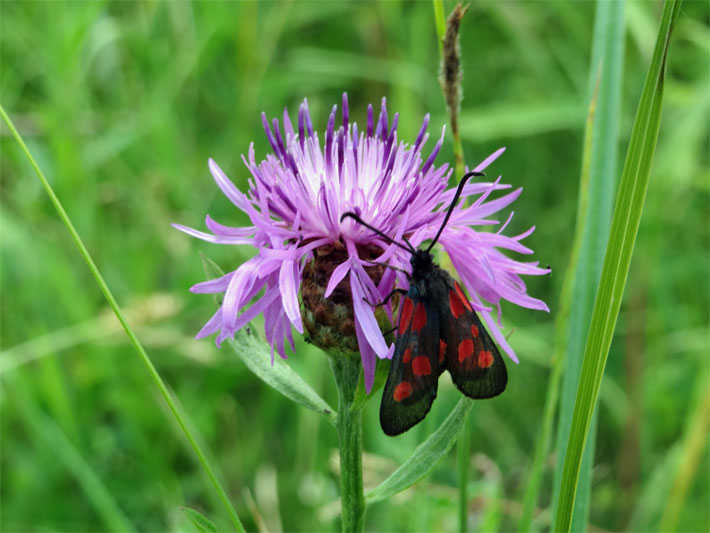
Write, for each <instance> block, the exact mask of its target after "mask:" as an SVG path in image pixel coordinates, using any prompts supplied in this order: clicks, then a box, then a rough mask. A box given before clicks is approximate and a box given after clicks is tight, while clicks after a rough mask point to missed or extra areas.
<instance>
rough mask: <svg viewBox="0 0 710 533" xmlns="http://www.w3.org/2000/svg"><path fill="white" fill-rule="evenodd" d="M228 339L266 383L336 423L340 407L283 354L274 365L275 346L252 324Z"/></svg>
mask: <svg viewBox="0 0 710 533" xmlns="http://www.w3.org/2000/svg"><path fill="white" fill-rule="evenodd" d="M228 342H229V345H230V346H231V347H232V349H233V350H234V353H236V354H237V356H239V358H240V359H241V360H242V361H243V362H244V364H245V365H246V366H247V368H248V369H249V370H251V371H252V372H253V373H254V374H256V376H257V377H258V378H259V379H261V380H262V381H263V382H264V383H266V384H267V385H269V386H270V387H271V388H273V389H275V390H277V391H278V392H280V393H281V394H283V395H284V396H286V398H288V399H289V400H293V401H294V402H296V403H297V404H300V405H302V406H303V407H305V408H307V409H310V410H311V411H315V412H316V413H320V414H322V415H323V416H325V417H326V418H327V419H328V421H329V422H330V423H331V424H333V425H335V420H336V411H335V410H334V409H333V408H332V407H331V406H330V405H328V403H327V402H326V401H325V400H324V399H323V398H321V397H320V396H319V395H318V393H317V392H316V391H314V390H313V389H312V388H311V387H310V385H308V384H307V383H306V382H305V381H303V378H301V376H299V375H298V374H297V373H296V372H295V371H294V370H293V369H292V368H291V367H290V366H288V365H287V364H286V363H284V362H283V360H281V358H279V357H277V358H275V359H274V364H273V365H272V364H271V348H270V347H269V345H268V344H267V343H266V342H265V341H264V340H263V339H261V338H260V337H259V336H257V335H256V334H255V333H253V332H251V330H250V328H248V327H244V328H242V329H241V330H240V331H238V332H237V334H236V335H235V336H234V340H229V341H228Z"/></svg>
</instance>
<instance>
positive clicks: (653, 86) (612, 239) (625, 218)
mask: <svg viewBox="0 0 710 533" xmlns="http://www.w3.org/2000/svg"><path fill="white" fill-rule="evenodd" d="M679 11H680V2H679V1H677V0H670V1H667V2H666V3H665V5H664V9H663V16H662V19H661V25H660V29H659V32H658V38H657V40H656V46H655V50H654V54H653V59H652V61H651V66H650V68H649V71H648V75H647V77H646V81H645V83H644V88H643V92H642V94H641V101H640V103H639V107H638V110H637V113H636V119H635V121H634V126H633V130H632V133H631V140H630V143H629V149H628V152H627V155H626V162H625V164H624V170H623V172H622V175H621V181H620V184H619V193H618V197H617V201H616V206H615V208H614V216H613V218H612V225H611V232H610V235H609V244H608V246H607V252H606V255H605V258H604V266H603V268H602V275H601V281H600V285H599V289H598V291H597V297H596V300H595V303H594V310H593V312H592V321H591V325H590V328H589V334H588V336H587V343H586V346H585V350H584V361H583V363H582V372H581V376H580V382H579V389H578V391H577V398H576V402H575V407H574V414H573V417H572V427H571V432H570V436H569V441H568V444H567V453H566V455H565V460H564V470H563V473H562V482H561V486H560V495H559V500H558V505H557V513H556V517H555V528H554V529H555V531H570V529H571V527H572V517H573V512H574V505H575V498H576V495H577V486H578V482H579V475H580V470H581V465H582V456H583V453H584V448H585V443H586V440H587V436H588V434H589V429H590V426H591V423H592V415H593V413H594V406H595V403H596V399H597V397H598V395H599V388H600V386H601V380H602V376H603V373H604V366H605V365H606V360H607V357H608V354H609V346H610V345H611V339H612V336H613V333H614V327H615V325H616V319H617V317H618V314H619V307H620V305H621V298H622V296H623V292H624V286H625V284H626V278H627V275H628V271H629V265H630V263H631V255H632V252H633V248H634V243H635V241H636V235H637V232H638V227H639V222H640V220H641V213H642V210H643V204H644V200H645V197H646V190H647V187H648V181H649V176H650V170H651V164H652V161H653V154H654V152H655V148H656V141H657V139H658V129H659V126H660V121H661V108H662V102H663V88H664V75H665V66H666V58H667V54H668V47H669V44H670V38H671V33H672V30H673V27H674V24H675V21H676V19H677V18H678V13H679Z"/></svg>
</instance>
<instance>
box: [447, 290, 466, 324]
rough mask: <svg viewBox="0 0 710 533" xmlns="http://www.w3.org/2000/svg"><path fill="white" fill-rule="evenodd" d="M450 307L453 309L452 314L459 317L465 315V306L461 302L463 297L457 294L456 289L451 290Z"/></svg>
mask: <svg viewBox="0 0 710 533" xmlns="http://www.w3.org/2000/svg"><path fill="white" fill-rule="evenodd" d="M449 308H450V309H451V314H452V315H454V318H458V317H460V316H461V315H463V312H464V306H463V303H462V302H461V298H459V295H458V294H456V292H455V291H449Z"/></svg>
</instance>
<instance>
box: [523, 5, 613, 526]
mask: <svg viewBox="0 0 710 533" xmlns="http://www.w3.org/2000/svg"><path fill="white" fill-rule="evenodd" d="M624 8H625V2H623V1H618V2H597V4H596V11H595V19H594V41H593V44H592V55H591V59H590V70H589V93H590V100H591V101H593V102H594V105H593V106H592V107H593V109H594V111H593V120H591V121H589V120H588V122H587V127H586V131H585V148H584V154H583V158H582V172H581V180H580V191H579V199H578V208H577V227H576V230H575V239H574V242H573V245H572V256H571V259H570V265H569V267H568V271H567V273H566V274H565V286H564V288H563V291H564V292H565V293H566V294H565V295H564V296H565V297H568V298H569V299H570V302H574V305H569V306H568V303H569V302H561V308H560V313H559V315H558V320H557V324H556V328H557V336H556V339H555V351H556V354H557V355H556V356H557V357H559V359H564V360H559V361H557V362H556V365H564V374H563V375H562V377H561V380H560V381H561V401H560V405H559V423H558V426H557V439H556V448H555V449H556V451H557V453H556V465H555V471H554V481H553V496H552V509H555V504H556V502H557V500H558V498H559V490H560V483H561V479H562V467H563V459H564V453H565V450H566V446H567V440H568V438H569V433H570V428H571V425H572V411H573V408H574V399H575V396H576V394H577V388H578V385H579V376H580V372H581V368H582V358H583V355H584V343H585V341H586V336H587V332H588V329H589V322H590V320H591V316H592V308H593V307H594V297H595V292H596V289H597V287H598V286H599V278H600V276H601V270H602V263H603V258H604V251H605V249H606V244H607V240H608V237H609V227H610V225H611V214H612V210H613V205H614V195H615V190H614V189H615V183H616V176H617V160H618V148H617V146H618V139H619V120H620V118H619V117H620V113H619V109H620V106H621V87H622V78H623V57H624ZM592 427H593V428H594V427H595V426H594V425H593V426H592ZM595 433H596V431H594V429H593V430H592V431H591V432H590V435H591V437H590V443H591V444H590V445H589V446H587V448H586V451H585V455H584V460H583V463H582V469H581V472H580V480H579V483H578V485H577V486H578V491H579V496H578V498H577V509H576V510H575V514H574V520H573V527H574V529H576V530H585V529H586V528H587V521H588V516H589V513H588V511H589V496H590V487H591V470H592V466H593V463H594V446H593V443H594V437H593V436H594V435H595ZM538 483H539V482H538ZM535 499H536V500H537V497H535ZM527 503H528V505H530V503H532V502H527ZM526 510H527V512H528V513H529V512H530V508H529V507H528V508H527V509H526ZM529 516H530V515H529V514H528V517H529ZM553 520H554V518H553ZM528 527H529V526H528Z"/></svg>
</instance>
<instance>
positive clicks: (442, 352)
mask: <svg viewBox="0 0 710 533" xmlns="http://www.w3.org/2000/svg"><path fill="white" fill-rule="evenodd" d="M445 355H446V343H445V342H444V339H439V364H441V363H443V362H444V356H445Z"/></svg>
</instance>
